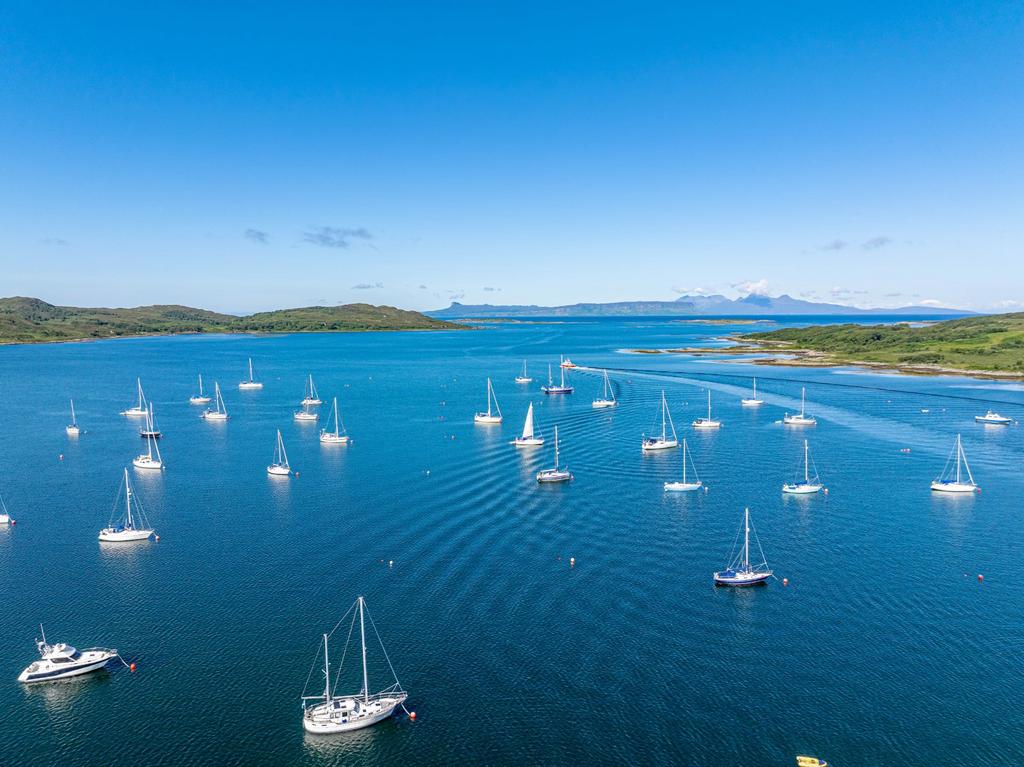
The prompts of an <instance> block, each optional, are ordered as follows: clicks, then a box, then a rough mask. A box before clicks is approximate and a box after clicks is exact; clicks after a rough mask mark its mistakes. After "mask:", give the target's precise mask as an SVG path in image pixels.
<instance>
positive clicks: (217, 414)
mask: <svg viewBox="0 0 1024 767" xmlns="http://www.w3.org/2000/svg"><path fill="white" fill-rule="evenodd" d="M213 400H214V405H215V407H216V409H215V410H211V409H210V408H207V409H206V410H205V411H204V412H203V416H202V417H203V418H205V419H206V420H207V421H226V420H228V409H227V408H226V407H224V397H223V396H221V393H220V384H219V383H217V382H216V381H214V382H213Z"/></svg>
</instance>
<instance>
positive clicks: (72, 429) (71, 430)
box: [64, 426, 82, 437]
mask: <svg viewBox="0 0 1024 767" xmlns="http://www.w3.org/2000/svg"><path fill="white" fill-rule="evenodd" d="M64 431H66V432H67V433H68V436H69V437H77V436H78V435H79V434H81V433H82V430H81V429H80V428H78V427H77V426H65V427H64Z"/></svg>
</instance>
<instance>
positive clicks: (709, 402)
mask: <svg viewBox="0 0 1024 767" xmlns="http://www.w3.org/2000/svg"><path fill="white" fill-rule="evenodd" d="M708 420H709V421H710V420H711V389H708Z"/></svg>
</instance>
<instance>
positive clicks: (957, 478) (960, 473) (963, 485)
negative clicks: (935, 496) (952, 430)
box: [932, 434, 981, 493]
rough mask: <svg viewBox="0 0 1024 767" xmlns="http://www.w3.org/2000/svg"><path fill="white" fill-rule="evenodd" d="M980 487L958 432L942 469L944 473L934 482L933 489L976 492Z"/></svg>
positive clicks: (948, 491)
mask: <svg viewBox="0 0 1024 767" xmlns="http://www.w3.org/2000/svg"><path fill="white" fill-rule="evenodd" d="M965 474H966V475H967V476H966V477H965V476H964V475H965ZM980 489H981V488H979V487H978V486H977V485H976V484H975V482H974V475H973V474H971V467H970V466H969V465H968V463H967V455H966V454H965V453H964V446H963V444H962V443H961V442H960V435H959V434H957V435H956V442H955V443H954V444H953V452H951V453H950V454H949V458H947V459H946V466H945V468H944V469H943V470H942V474H940V475H939V476H938V477H936V478H935V480H934V481H933V482H932V490H935V491H936V492H939V493H974V492H977V491H978V490H980Z"/></svg>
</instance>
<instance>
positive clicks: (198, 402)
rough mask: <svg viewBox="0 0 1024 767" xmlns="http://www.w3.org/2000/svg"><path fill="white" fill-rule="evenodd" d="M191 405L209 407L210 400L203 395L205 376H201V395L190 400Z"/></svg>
mask: <svg viewBox="0 0 1024 767" xmlns="http://www.w3.org/2000/svg"><path fill="white" fill-rule="evenodd" d="M188 404H190V405H209V404H210V398H209V397H208V396H206V395H205V394H204V393H203V374H202V373H200V374H199V393H198V394H193V395H192V396H191V397H189V398H188Z"/></svg>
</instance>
